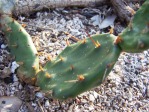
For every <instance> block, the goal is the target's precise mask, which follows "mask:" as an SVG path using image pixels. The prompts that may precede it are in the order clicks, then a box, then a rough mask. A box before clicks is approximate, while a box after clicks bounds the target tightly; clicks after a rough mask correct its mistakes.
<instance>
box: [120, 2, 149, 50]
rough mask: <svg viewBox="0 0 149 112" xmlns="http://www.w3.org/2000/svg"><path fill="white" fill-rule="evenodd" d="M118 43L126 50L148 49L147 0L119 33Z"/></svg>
mask: <svg viewBox="0 0 149 112" xmlns="http://www.w3.org/2000/svg"><path fill="white" fill-rule="evenodd" d="M118 38H119V39H121V41H119V45H120V47H121V48H122V50H123V51H126V52H132V53H137V52H142V51H143V50H147V49H149V0H146V2H145V3H144V4H143V5H142V6H141V8H140V9H139V10H138V11H137V13H136V14H135V15H134V18H133V19H132V22H130V24H129V26H128V27H127V28H126V29H125V30H124V31H123V32H122V33H121V34H120V35H119V37H118Z"/></svg>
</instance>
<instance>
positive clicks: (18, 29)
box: [0, 15, 39, 84]
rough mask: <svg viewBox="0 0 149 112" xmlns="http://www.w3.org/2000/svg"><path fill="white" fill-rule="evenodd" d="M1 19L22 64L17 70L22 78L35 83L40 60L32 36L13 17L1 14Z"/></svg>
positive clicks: (3, 29) (10, 46)
mask: <svg viewBox="0 0 149 112" xmlns="http://www.w3.org/2000/svg"><path fill="white" fill-rule="evenodd" d="M0 19H1V20H0V23H1V24H0V25H1V30H2V31H3V32H4V34H5V37H6V40H7V43H8V47H9V48H10V51H11V54H12V55H13V56H14V57H15V60H16V61H17V63H18V64H19V65H20V67H19V69H18V70H17V72H18V75H19V77H20V80H23V81H25V82H27V83H31V84H33V83H35V74H36V73H37V72H38V70H39V61H38V57H37V50H36V48H35V46H34V44H33V42H32V39H31V37H30V36H29V34H28V33H27V32H26V31H25V30H24V28H23V27H22V26H21V25H20V24H19V23H18V22H17V21H15V20H14V19H13V18H11V17H9V16H7V15H1V17H0Z"/></svg>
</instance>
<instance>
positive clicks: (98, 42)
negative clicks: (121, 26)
mask: <svg viewBox="0 0 149 112" xmlns="http://www.w3.org/2000/svg"><path fill="white" fill-rule="evenodd" d="M115 39H116V37H115V36H114V35H112V34H101V35H96V36H93V37H92V40H93V41H94V44H95V45H94V44H93V42H92V41H91V40H90V39H87V40H83V41H81V42H78V43H76V44H73V45H70V46H68V47H67V48H66V49H65V50H64V51H63V52H62V53H61V54H60V55H59V56H58V57H57V58H56V59H55V60H53V61H50V62H48V63H47V64H46V66H45V67H44V68H43V70H42V71H41V72H40V73H38V75H37V85H38V86H39V87H40V88H41V90H43V91H44V92H47V93H48V92H52V94H51V95H52V96H53V97H55V98H58V99H67V98H72V97H75V96H77V95H78V94H80V93H82V92H84V91H87V90H88V89H91V88H93V87H95V86H98V85H99V84H101V83H102V82H103V80H104V79H105V78H106V76H107V75H108V74H109V72H110V71H111V69H112V68H113V65H114V64H115V62H116V61H117V59H118V57H119V55H120V52H121V50H120V48H119V47H118V46H117V45H115V44H114V41H115ZM49 95H50V94H49Z"/></svg>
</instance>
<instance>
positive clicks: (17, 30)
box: [0, 0, 149, 99]
mask: <svg viewBox="0 0 149 112" xmlns="http://www.w3.org/2000/svg"><path fill="white" fill-rule="evenodd" d="M0 7H1V6H0ZM148 7H149V0H146V1H145V3H144V4H143V5H142V7H141V8H140V9H139V10H138V11H137V12H136V14H135V16H134V18H133V19H132V21H131V22H130V24H129V26H128V27H127V28H126V29H125V30H124V31H123V32H122V33H121V34H119V35H118V36H114V35H113V34H110V33H106V34H99V35H95V36H92V37H89V38H88V39H85V40H82V41H79V42H77V43H75V44H72V45H69V46H68V47H66V48H65V49H64V50H63V51H62V53H60V54H59V56H57V58H56V59H54V60H50V61H49V62H47V64H46V65H45V67H44V68H42V69H39V59H38V52H37V51H36V48H35V46H34V45H33V42H32V39H31V37H30V36H29V34H28V33H27V32H26V31H25V30H24V28H23V27H22V26H21V25H20V24H19V23H18V22H17V21H15V20H14V19H12V18H11V17H9V16H8V15H6V14H2V13H1V14H0V26H1V30H2V31H3V32H4V34H5V37H6V39H7V42H8V46H9V48H10V51H11V54H12V55H13V56H14V57H15V60H16V61H17V62H18V64H19V65H20V67H19V68H18V70H17V72H18V76H19V77H20V80H22V81H24V82H26V83H29V84H35V85H37V86H39V87H40V89H41V90H42V91H44V92H45V93H46V95H48V96H50V97H54V98H57V99H67V98H73V97H75V96H77V95H78V94H80V93H82V92H84V91H87V90H89V89H91V88H93V87H96V86H98V85H99V84H101V83H102V82H103V80H104V79H105V78H106V76H107V75H108V74H109V73H110V71H111V69H112V68H113V66H114V64H115V62H116V61H117V59H118V57H119V55H120V53H121V52H122V51H125V52H132V53H137V52H142V51H144V50H146V49H148V48H149V44H148V43H149V8H148ZM1 12H3V11H1Z"/></svg>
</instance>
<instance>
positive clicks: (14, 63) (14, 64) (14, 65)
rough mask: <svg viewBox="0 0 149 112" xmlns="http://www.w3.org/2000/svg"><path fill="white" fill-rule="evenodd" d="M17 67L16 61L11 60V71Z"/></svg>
mask: <svg viewBox="0 0 149 112" xmlns="http://www.w3.org/2000/svg"><path fill="white" fill-rule="evenodd" d="M18 67H19V65H18V64H17V63H16V61H14V62H12V66H11V72H12V73H14V72H15V70H16V69H17V68H18Z"/></svg>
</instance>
